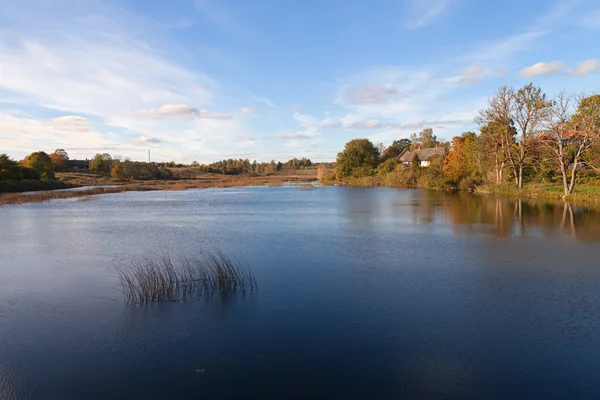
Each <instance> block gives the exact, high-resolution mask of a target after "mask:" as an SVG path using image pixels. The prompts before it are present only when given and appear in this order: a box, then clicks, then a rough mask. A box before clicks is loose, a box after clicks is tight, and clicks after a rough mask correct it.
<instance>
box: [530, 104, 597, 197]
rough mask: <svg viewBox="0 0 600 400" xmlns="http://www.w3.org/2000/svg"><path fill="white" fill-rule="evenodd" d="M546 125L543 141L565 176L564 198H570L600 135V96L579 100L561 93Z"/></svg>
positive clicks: (563, 177)
mask: <svg viewBox="0 0 600 400" xmlns="http://www.w3.org/2000/svg"><path fill="white" fill-rule="evenodd" d="M575 106H576V107H577V108H576V110H574V108H575ZM545 126H546V132H545V133H544V135H543V137H542V138H541V142H542V143H543V144H544V145H545V146H547V147H548V148H550V149H551V152H552V154H553V155H554V159H555V160H556V162H557V163H558V167H559V169H560V173H561V176H562V183H563V191H564V195H565V196H568V195H570V194H572V193H573V191H574V189H575V182H576V179H577V173H578V172H579V170H580V169H581V167H583V166H584V164H585V158H586V156H587V155H588V153H589V152H590V150H591V149H592V148H593V147H594V145H595V144H596V143H597V140H598V136H599V135H600V95H594V96H589V97H580V98H575V97H573V96H570V95H567V94H566V93H560V94H559V95H558V96H556V98H555V99H554V100H553V101H552V103H551V106H550V107H549V112H548V114H547V116H546V120H545ZM569 167H570V173H569Z"/></svg>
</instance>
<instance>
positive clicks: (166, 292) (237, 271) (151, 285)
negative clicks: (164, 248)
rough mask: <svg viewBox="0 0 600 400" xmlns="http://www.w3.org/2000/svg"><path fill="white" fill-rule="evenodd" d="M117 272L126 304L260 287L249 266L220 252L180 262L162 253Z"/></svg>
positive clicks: (127, 263)
mask: <svg viewBox="0 0 600 400" xmlns="http://www.w3.org/2000/svg"><path fill="white" fill-rule="evenodd" d="M116 271H117V276H118V277H119V280H120V283H121V288H122V292H123V294H124V295H125V298H126V301H127V304H149V303H154V302H158V303H160V302H171V301H179V300H185V299H190V298H194V297H200V296H203V295H204V296H210V295H213V294H231V293H234V292H238V291H240V292H245V291H246V290H247V289H249V290H254V289H257V287H258V285H257V282H256V279H255V278H254V275H253V274H252V271H251V270H250V268H249V267H248V266H247V264H246V263H244V262H242V261H241V260H239V259H236V258H230V257H228V256H226V255H225V254H223V253H222V252H221V251H220V250H215V251H213V252H201V253H200V254H199V255H196V256H179V257H178V259H177V262H174V261H173V260H172V259H171V257H170V255H169V254H168V253H165V252H162V253H160V254H159V255H155V256H152V257H145V258H137V259H133V260H129V261H120V262H118V263H117V265H116Z"/></svg>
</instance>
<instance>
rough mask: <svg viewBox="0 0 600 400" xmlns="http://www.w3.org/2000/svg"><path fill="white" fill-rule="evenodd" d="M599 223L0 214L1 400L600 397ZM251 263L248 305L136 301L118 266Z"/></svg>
mask: <svg viewBox="0 0 600 400" xmlns="http://www.w3.org/2000/svg"><path fill="white" fill-rule="evenodd" d="M599 239H600V214H598V213H596V212H591V211H585V210H581V209H577V208H573V207H563V206H562V205H561V206H557V207H554V206H550V205H544V204H543V203H533V202H529V201H524V202H515V201H508V200H497V199H492V198H488V199H482V198H473V197H470V196H467V195H464V194H463V195H449V194H444V193H435V192H428V191H416V190H391V189H363V188H335V187H326V188H316V189H313V190H305V189H300V188H297V187H280V188H236V189H208V190H189V191H185V192H176V191H167V192H144V193H133V192H128V193H118V194H112V195H104V196H101V197H98V198H97V199H95V200H92V201H76V200H60V201H54V202H50V203H42V204H28V205H18V206H4V207H0V246H1V248H0V398H2V399H4V398H7V399H40V398H43V399H54V398H73V399H75V398H77V399H93V398H99V399H100V398H137V397H142V396H144V397H146V398H230V397H246V398H247V397H263V398H264V397H267V396H271V397H274V396H279V397H281V398H284V397H287V398H309V397H320V398H323V397H329V398H333V397H335V398H373V397H383V398H416V399H424V398H425V399H426V398H444V399H452V398H457V399H459V398H460V399H462V398H473V399H477V398H516V397H519V398H539V399H569V398H572V399H584V398H589V399H597V398H600V375H599V374H598V371H600V257H599V255H600V241H599ZM213 247H218V248H220V249H222V250H223V251H224V252H225V253H228V254H233V255H238V256H242V257H244V258H245V259H246V260H247V261H248V263H249V264H250V265H251V266H252V268H253V271H254V273H255V275H256V277H257V279H258V280H259V282H260V289H259V291H258V293H251V294H250V293H247V294H246V295H245V296H241V295H237V296H230V297H227V298H214V299H212V300H207V299H200V300H196V301H191V302H187V303H169V304H160V305H153V306H149V307H131V306H126V305H125V304H124V303H123V298H122V295H121V294H120V293H119V292H118V291H117V290H116V289H115V286H116V285H117V283H118V282H117V280H116V279H115V277H114V274H113V270H112V266H113V265H114V260H115V259H127V258H131V257H134V256H139V255H145V254H148V253H152V252H157V251H160V250H168V251H169V252H170V253H171V254H173V255H176V254H188V255H190V254H194V252H196V251H197V250H199V249H205V248H213Z"/></svg>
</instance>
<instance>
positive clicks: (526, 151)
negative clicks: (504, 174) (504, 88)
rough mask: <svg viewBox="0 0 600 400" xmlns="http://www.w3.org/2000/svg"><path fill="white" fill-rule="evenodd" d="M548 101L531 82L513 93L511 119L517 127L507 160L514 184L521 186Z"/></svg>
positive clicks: (545, 113) (544, 116) (545, 114)
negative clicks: (512, 173)
mask: <svg viewBox="0 0 600 400" xmlns="http://www.w3.org/2000/svg"><path fill="white" fill-rule="evenodd" d="M549 106H550V102H549V101H548V100H546V95H545V94H544V93H542V89H541V88H539V87H536V86H533V84H532V83H530V84H528V85H526V86H524V87H522V88H521V89H519V90H518V91H517V92H516V93H515V95H514V102H513V112H512V119H513V120H514V122H515V127H516V128H517V136H516V143H515V145H513V146H511V147H510V153H509V161H510V163H511V166H512V169H513V172H514V175H515V181H516V185H517V187H518V188H519V189H521V188H523V174H524V169H525V166H526V164H527V162H528V157H529V156H530V155H531V153H532V151H533V150H534V145H535V142H536V139H537V136H538V133H539V129H540V128H541V123H542V121H543V120H544V119H545V118H546V116H547V114H548V110H549Z"/></svg>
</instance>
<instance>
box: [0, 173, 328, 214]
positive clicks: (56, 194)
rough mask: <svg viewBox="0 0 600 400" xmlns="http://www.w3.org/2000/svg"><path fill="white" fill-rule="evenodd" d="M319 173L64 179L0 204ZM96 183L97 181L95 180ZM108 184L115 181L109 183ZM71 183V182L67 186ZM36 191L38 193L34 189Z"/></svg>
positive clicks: (281, 180) (3, 196) (272, 182)
mask: <svg viewBox="0 0 600 400" xmlns="http://www.w3.org/2000/svg"><path fill="white" fill-rule="evenodd" d="M317 181H318V179H317V178H316V176H312V175H307V174H304V175H303V174H299V175H298V174H290V175H287V174H281V175H266V176H237V175H223V176H220V175H219V176H209V177H205V178H200V179H186V180H172V181H167V180H156V181H135V182H127V183H123V182H108V181H106V180H98V181H95V182H94V181H87V182H80V184H78V185H77V184H70V183H65V182H63V181H51V182H55V183H56V182H60V183H61V184H58V186H60V187H57V188H53V189H47V190H40V189H39V188H37V189H36V190H31V191H23V192H8V193H6V192H5V193H0V206H2V205H9V204H26V203H41V202H46V201H50V200H59V199H77V198H79V199H84V200H91V199H92V198H93V197H91V196H96V195H101V194H111V193H122V192H146V191H153V190H188V189H208V188H227V187H247V186H283V185H285V184H286V183H289V182H298V183H299V184H301V183H305V182H306V183H312V182H317ZM94 183H95V184H94ZM107 184H110V185H114V186H112V187H106V186H108V185H107ZM64 185H67V186H64ZM84 186H89V187H90V188H89V189H83V190H62V189H75V188H78V187H84ZM31 192H35V193H31Z"/></svg>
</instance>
